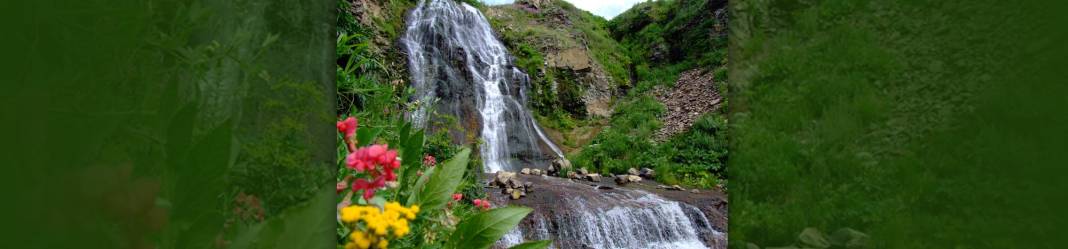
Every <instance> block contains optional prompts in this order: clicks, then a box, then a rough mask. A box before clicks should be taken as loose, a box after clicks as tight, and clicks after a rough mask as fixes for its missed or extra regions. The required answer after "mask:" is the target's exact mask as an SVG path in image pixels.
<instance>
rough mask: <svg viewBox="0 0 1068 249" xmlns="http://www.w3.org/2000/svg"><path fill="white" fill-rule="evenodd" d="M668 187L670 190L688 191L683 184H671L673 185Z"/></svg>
mask: <svg viewBox="0 0 1068 249" xmlns="http://www.w3.org/2000/svg"><path fill="white" fill-rule="evenodd" d="M667 189H668V190H678V191H686V188H683V187H682V186H679V185H678V184H676V185H671V187H668V188H667Z"/></svg>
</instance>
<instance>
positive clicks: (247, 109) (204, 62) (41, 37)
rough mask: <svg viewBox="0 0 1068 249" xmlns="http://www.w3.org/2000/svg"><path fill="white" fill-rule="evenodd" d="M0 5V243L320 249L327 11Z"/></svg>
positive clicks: (290, 1) (327, 106) (330, 104)
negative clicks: (0, 41)
mask: <svg viewBox="0 0 1068 249" xmlns="http://www.w3.org/2000/svg"><path fill="white" fill-rule="evenodd" d="M0 5H2V7H0V10H2V12H3V15H2V16H4V20H3V21H0V25H3V27H4V29H3V30H4V31H5V32H4V33H7V35H5V38H4V40H5V41H4V43H5V44H4V45H3V46H0V47H2V48H0V49H3V57H4V58H3V60H4V61H5V62H4V64H3V67H2V68H3V69H0V70H3V71H2V73H3V78H4V80H3V81H4V83H3V87H2V90H0V101H2V104H0V108H2V110H3V119H2V121H3V122H2V123H3V127H2V128H0V133H2V134H3V138H4V140H5V141H4V143H3V144H4V148H3V150H2V151H3V154H4V156H3V158H4V159H3V160H4V162H3V163H2V164H3V165H5V170H4V172H5V173H4V174H2V175H3V178H4V179H3V180H0V182H2V184H3V189H5V190H6V191H5V192H10V194H7V195H5V197H4V205H3V206H5V207H4V209H5V211H3V212H2V214H3V216H4V217H3V220H4V226H5V227H6V228H5V232H4V233H3V234H4V235H3V237H4V238H3V239H0V241H2V242H0V247H3V248H332V247H333V246H334V223H335V222H334V205H333V190H332V188H331V186H332V185H333V179H334V176H333V172H334V171H333V166H332V165H334V159H335V158H334V151H333V150H334V148H333V146H334V142H335V131H334V128H333V126H332V124H333V121H334V116H333V113H334V103H335V100H334V94H333V93H334V72H333V69H334V68H333V67H334V66H333V64H334V36H335V35H334V28H333V23H334V5H335V2H334V1H297V0H277V1H171V0H163V1H158V0H153V1H5V2H4V3H2V4H0Z"/></svg>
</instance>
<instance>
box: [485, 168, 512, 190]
mask: <svg viewBox="0 0 1068 249" xmlns="http://www.w3.org/2000/svg"><path fill="white" fill-rule="evenodd" d="M515 177H516V175H515V172H508V171H503V170H502V171H497V174H496V175H494V176H493V182H492V183H491V185H496V186H499V187H508V181H510V180H512V179H515Z"/></svg>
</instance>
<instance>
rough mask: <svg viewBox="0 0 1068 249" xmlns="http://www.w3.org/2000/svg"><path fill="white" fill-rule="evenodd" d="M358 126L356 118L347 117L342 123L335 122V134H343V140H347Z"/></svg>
mask: <svg viewBox="0 0 1068 249" xmlns="http://www.w3.org/2000/svg"><path fill="white" fill-rule="evenodd" d="M357 126H359V122H357V121H356V118H353V117H349V118H346V119H345V120H342V121H337V132H341V133H342V134H345V140H348V139H349V138H351V137H352V135H354V134H356V127H357Z"/></svg>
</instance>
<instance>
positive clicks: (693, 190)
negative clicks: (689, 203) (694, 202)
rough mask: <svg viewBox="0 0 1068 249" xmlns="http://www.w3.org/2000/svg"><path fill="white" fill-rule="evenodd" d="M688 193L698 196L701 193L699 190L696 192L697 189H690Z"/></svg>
mask: <svg viewBox="0 0 1068 249" xmlns="http://www.w3.org/2000/svg"><path fill="white" fill-rule="evenodd" d="M690 193H694V194H700V193H701V191H700V190H697V189H691V190H690Z"/></svg>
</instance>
